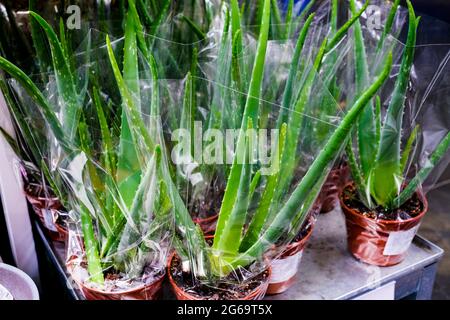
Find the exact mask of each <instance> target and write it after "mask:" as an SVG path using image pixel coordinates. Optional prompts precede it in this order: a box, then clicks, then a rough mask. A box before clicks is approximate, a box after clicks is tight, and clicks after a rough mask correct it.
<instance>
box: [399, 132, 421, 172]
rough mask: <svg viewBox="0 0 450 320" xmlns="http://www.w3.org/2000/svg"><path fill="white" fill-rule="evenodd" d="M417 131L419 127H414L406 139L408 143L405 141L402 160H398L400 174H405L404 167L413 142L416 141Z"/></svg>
mask: <svg viewBox="0 0 450 320" xmlns="http://www.w3.org/2000/svg"><path fill="white" fill-rule="evenodd" d="M418 131H419V125H417V126H415V127H414V129H413V131H412V132H411V135H410V136H409V138H408V141H406V145H405V148H404V150H403V153H402V158H401V159H400V172H405V169H406V165H407V163H408V159H409V157H410V154H411V150H412V147H413V145H414V142H415V141H416V138H417V132H418Z"/></svg>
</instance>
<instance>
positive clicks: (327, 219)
mask: <svg viewBox="0 0 450 320" xmlns="http://www.w3.org/2000/svg"><path fill="white" fill-rule="evenodd" d="M442 255H443V250H442V249H441V248H439V247H438V246H436V245H434V244H433V243H431V242H429V241H427V240H425V239H423V238H422V237H420V236H416V237H415V238H414V240H413V244H412V245H411V247H410V249H409V251H408V254H407V256H406V259H405V260H404V261H403V262H402V263H400V264H398V265H396V266H392V267H376V266H370V265H368V264H365V263H362V262H360V261H358V260H356V259H355V258H354V257H353V256H352V255H351V254H350V253H349V251H348V250H347V231H346V228H345V219H344V216H343V214H342V212H341V210H340V209H336V210H335V211H333V212H330V213H328V214H324V215H320V216H319V217H318V220H317V222H316V225H315V228H314V232H313V235H312V237H311V240H310V241H309V244H308V245H307V247H306V249H305V252H304V254H303V258H302V261H301V262H300V270H299V273H298V274H297V279H296V282H295V284H294V285H293V286H292V287H291V288H290V289H289V290H288V291H286V292H284V293H283V294H280V295H275V296H270V297H266V299H275V300H276V299H286V300H300V299H301V300H303V299H314V300H316V299H320V300H322V299H326V300H333V299H352V298H355V297H357V296H358V295H360V294H362V293H365V292H368V291H370V290H373V289H375V288H377V287H379V286H381V285H383V284H386V283H389V282H391V281H396V289H395V297H396V298H397V299H400V298H404V297H406V296H408V295H409V294H412V293H414V292H415V291H419V290H420V286H423V285H425V283H424V282H423V281H424V275H425V271H426V270H427V269H426V268H427V267H429V266H432V265H433V264H436V263H437V262H438V261H439V259H440V258H441V257H442ZM433 279H434V277H433ZM433 279H431V280H433ZM425 280H428V281H429V280H430V279H425ZM427 285H428V286H430V285H431V287H432V283H431V284H429V283H427ZM430 289H431V288H430Z"/></svg>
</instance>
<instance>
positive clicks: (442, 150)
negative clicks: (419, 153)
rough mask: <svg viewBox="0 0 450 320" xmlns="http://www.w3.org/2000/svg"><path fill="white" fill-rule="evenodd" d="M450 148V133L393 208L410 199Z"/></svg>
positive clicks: (396, 199) (395, 201)
mask: <svg viewBox="0 0 450 320" xmlns="http://www.w3.org/2000/svg"><path fill="white" fill-rule="evenodd" d="M449 148H450V133H447V135H446V136H445V138H444V139H442V141H441V142H440V143H439V145H438V146H437V148H436V149H435V151H434V152H433V154H432V155H431V156H430V158H429V159H428V162H427V163H425V165H424V167H423V168H422V169H421V170H420V171H419V172H418V173H417V174H416V176H415V177H414V178H413V179H412V180H411V181H410V182H409V183H408V186H407V187H406V188H405V189H404V190H403V191H402V192H401V193H400V195H399V196H398V197H396V198H395V199H394V200H393V201H392V203H393V208H398V207H400V206H401V205H402V204H404V203H405V202H406V201H408V199H410V198H411V197H412V196H413V194H414V192H416V191H417V189H418V188H419V186H420V185H421V184H422V183H423V182H424V181H425V179H426V178H427V177H428V175H429V174H430V173H431V171H432V170H433V168H434V167H435V166H436V164H437V163H439V161H440V160H441V159H442V157H444V155H445V154H446V153H447V151H448V150H449Z"/></svg>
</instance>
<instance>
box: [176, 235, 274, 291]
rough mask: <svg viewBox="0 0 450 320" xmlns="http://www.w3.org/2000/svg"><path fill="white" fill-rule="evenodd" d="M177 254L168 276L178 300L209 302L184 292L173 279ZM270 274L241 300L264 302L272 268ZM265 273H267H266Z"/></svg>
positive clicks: (269, 269)
mask: <svg viewBox="0 0 450 320" xmlns="http://www.w3.org/2000/svg"><path fill="white" fill-rule="evenodd" d="M205 238H206V239H211V238H213V236H206V237H205ZM175 256H176V253H175V252H174V253H173V254H172V256H171V257H170V259H169V263H168V265H167V275H168V278H169V283H170V286H171V287H172V291H173V293H174V294H175V297H176V298H177V300H207V297H204V298H203V297H200V296H199V295H193V294H190V293H188V292H186V291H184V290H183V288H181V287H179V286H178V284H177V283H176V281H175V280H174V279H173V276H172V273H171V272H170V270H171V269H172V268H171V266H172V262H173V259H174V258H175ZM266 270H267V271H268V272H269V275H268V276H267V278H266V281H264V282H262V283H261V285H259V286H258V287H257V288H255V289H254V290H253V291H252V292H250V293H249V294H248V295H246V296H245V297H243V298H242V299H239V300H262V299H263V298H264V296H265V295H266V292H267V288H268V286H269V279H270V275H271V267H269V268H268V269H266ZM264 272H265V271H264Z"/></svg>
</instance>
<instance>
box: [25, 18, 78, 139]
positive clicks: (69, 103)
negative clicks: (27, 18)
mask: <svg viewBox="0 0 450 320" xmlns="http://www.w3.org/2000/svg"><path fill="white" fill-rule="evenodd" d="M30 15H31V16H32V17H33V19H34V20H36V21H37V22H38V23H39V24H40V26H41V28H42V29H43V30H44V31H45V34H46V35H47V39H48V42H49V44H50V50H51V53H52V62H53V69H54V73H55V78H56V84H57V87H58V94H59V95H60V96H61V98H62V100H63V101H64V103H65V104H64V106H63V108H62V115H63V116H62V123H63V129H64V132H65V133H66V136H67V138H68V139H70V141H73V140H74V139H75V137H76V133H77V127H78V121H79V118H80V114H81V101H80V97H79V95H78V92H77V88H76V85H75V79H74V75H73V73H72V72H71V68H70V63H69V61H70V60H69V57H68V56H67V54H66V53H65V52H64V50H63V48H62V45H61V42H60V41H59V39H58V36H57V35H56V33H55V32H54V31H53V29H52V27H51V26H50V25H49V24H48V23H47V22H46V21H45V20H44V19H43V18H42V17H41V16H40V15H38V14H37V13H35V12H30Z"/></svg>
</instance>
